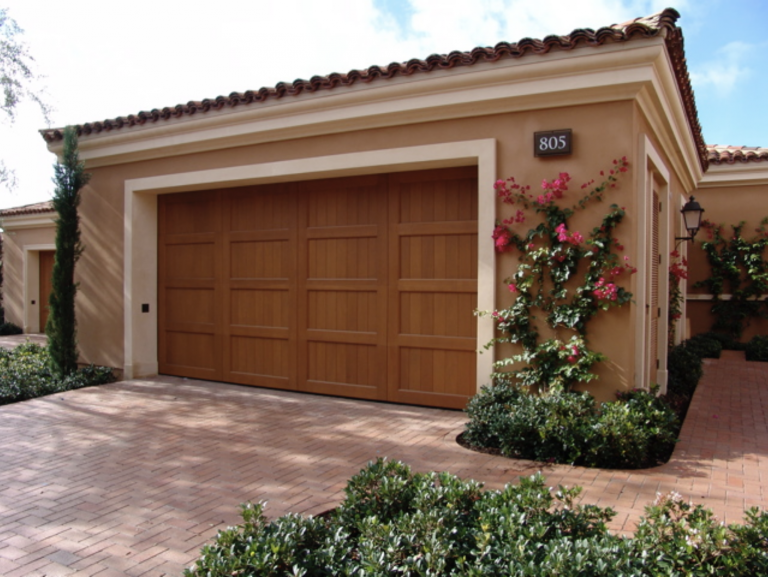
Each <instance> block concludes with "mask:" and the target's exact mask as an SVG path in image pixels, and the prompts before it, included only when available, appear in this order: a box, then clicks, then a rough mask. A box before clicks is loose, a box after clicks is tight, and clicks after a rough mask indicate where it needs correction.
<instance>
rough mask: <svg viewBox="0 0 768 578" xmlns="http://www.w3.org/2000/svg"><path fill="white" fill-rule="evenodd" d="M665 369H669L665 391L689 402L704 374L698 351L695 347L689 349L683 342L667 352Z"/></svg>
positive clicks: (686, 342)
mask: <svg viewBox="0 0 768 578" xmlns="http://www.w3.org/2000/svg"><path fill="white" fill-rule="evenodd" d="M667 368H668V369H669V376H668V379H667V391H668V392H669V393H671V394H673V395H682V396H684V397H686V398H688V399H689V400H690V398H691V397H693V392H694V391H695V390H696V386H697V385H698V383H699V380H700V379H701V376H702V375H703V373H704V369H703V363H702V361H701V356H700V355H699V350H698V349H697V348H696V347H689V346H688V341H683V342H682V343H681V344H680V345H676V346H675V347H673V348H672V349H670V350H669V355H668V357H667Z"/></svg>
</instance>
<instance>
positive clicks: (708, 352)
mask: <svg viewBox="0 0 768 578" xmlns="http://www.w3.org/2000/svg"><path fill="white" fill-rule="evenodd" d="M686 343H687V345H688V347H689V348H691V349H693V350H695V353H696V354H697V355H698V356H699V357H710V358H713V359H719V358H720V353H721V352H722V350H723V344H722V342H721V341H720V340H719V339H716V338H714V337H710V336H709V335H708V334H706V333H700V334H699V335H694V336H693V337H691V338H690V339H688V340H687V341H686Z"/></svg>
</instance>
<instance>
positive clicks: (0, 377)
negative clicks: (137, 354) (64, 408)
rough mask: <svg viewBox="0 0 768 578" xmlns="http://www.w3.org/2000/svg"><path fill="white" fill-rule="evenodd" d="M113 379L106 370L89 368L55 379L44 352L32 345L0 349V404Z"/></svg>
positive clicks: (108, 370)
mask: <svg viewBox="0 0 768 578" xmlns="http://www.w3.org/2000/svg"><path fill="white" fill-rule="evenodd" d="M114 380H115V377H114V375H113V374H112V370H111V369H110V368H108V367H96V366H93V365H91V366H88V367H84V368H82V369H79V370H77V371H76V372H75V373H73V374H71V375H69V376H67V377H66V378H64V379H59V378H57V377H55V375H54V373H53V371H52V370H51V361H50V356H49V354H48V351H47V350H46V349H45V348H44V347H41V346H40V345H36V344H34V343H27V344H24V345H20V346H18V347H17V348H16V349H13V350H8V349H0V405H4V404H7V403H13V402H15V401H22V400H25V399H32V398H35V397H41V396H43V395H50V394H52V393H58V392H61V391H67V390H70V389H77V388H80V387H87V386H89V385H99V384H103V383H110V382H112V381H114Z"/></svg>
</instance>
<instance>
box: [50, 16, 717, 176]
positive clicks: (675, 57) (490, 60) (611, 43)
mask: <svg viewBox="0 0 768 578" xmlns="http://www.w3.org/2000/svg"><path fill="white" fill-rule="evenodd" d="M679 17H680V14H679V13H678V12H677V11H676V10H674V9H671V8H668V9H666V10H663V11H662V12H659V13H657V14H654V15H652V16H649V17H645V18H637V19H634V20H632V21H630V22H626V23H623V24H615V25H612V26H608V27H603V28H600V29H598V30H597V31H594V30H591V29H577V30H574V31H573V32H571V33H570V34H569V35H566V36H557V35H551V36H547V37H546V38H544V39H543V40H534V39H530V38H525V39H523V40H521V41H519V42H517V43H513V44H510V43H508V42H501V43H499V44H497V45H496V46H495V47H493V48H475V49H473V50H471V51H470V52H451V53H450V54H448V55H432V56H429V57H428V58H427V59H425V60H410V61H408V62H406V63H393V64H390V65H389V66H386V67H383V68H382V67H379V66H372V67H370V68H367V69H364V70H352V71H350V72H348V73H347V74H336V73H334V74H331V75H329V76H323V77H320V76H315V77H312V79H310V80H308V81H307V80H296V81H294V82H293V83H280V84H278V85H276V86H275V87H274V88H262V89H260V90H258V91H247V92H245V93H231V94H230V95H229V96H228V97H223V96H220V97H217V98H216V99H212V100H210V99H206V100H203V101H199V102H197V101H191V102H189V103H187V104H186V105H181V104H180V105H177V106H175V107H170V108H169V107H166V108H163V109H161V110H158V109H153V110H152V111H149V112H146V111H145V112H140V113H138V114H137V115H129V116H127V117H117V118H114V119H107V120H105V121H103V122H95V123H85V124H83V125H76V127H75V128H76V130H77V133H78V136H80V137H81V138H82V139H83V141H81V152H82V158H83V159H84V160H86V161H87V160H89V159H88V156H87V149H88V147H87V146H86V143H87V142H88V141H89V140H91V138H93V137H98V136H102V135H109V134H110V133H115V132H116V131H120V132H123V129H127V128H131V129H142V128H149V127H158V126H167V127H171V126H179V124H178V121H179V120H181V119H183V120H185V121H189V120H193V119H194V120H198V119H212V118H216V119H221V118H226V120H225V121H224V123H227V122H231V118H227V117H230V115H229V114H226V113H227V112H233V111H234V109H238V111H245V110H249V109H250V110H254V109H253V108H252V106H251V105H254V104H259V105H261V106H258V107H256V110H264V109H269V108H272V107H271V106H264V105H270V104H275V103H277V102H278V101H280V104H281V106H280V107H279V108H281V109H283V107H284V106H285V105H289V104H297V103H306V102H308V100H309V101H317V100H320V101H324V100H326V99H324V98H321V97H323V96H325V95H327V93H328V91H330V90H333V91H334V97H335V98H334V102H333V103H329V104H330V106H339V103H340V101H339V100H338V96H340V95H341V94H354V93H360V92H361V90H359V89H361V88H367V87H368V86H367V85H370V84H375V85H376V89H377V90H376V91H374V92H375V93H376V97H378V95H379V93H380V90H381V88H382V87H389V86H392V85H393V84H394V85H401V84H403V82H402V81H404V80H405V81H407V80H419V81H420V80H427V79H432V78H434V77H437V78H440V77H444V76H445V75H446V73H450V75H449V76H450V77H451V78H456V77H461V76H463V75H461V74H456V73H457V72H460V71H464V70H467V69H468V68H471V69H473V70H475V69H476V68H481V69H485V68H487V67H491V66H492V67H494V68H495V67H498V66H499V65H503V64H508V63H515V64H526V63H532V62H533V61H532V59H531V58H526V57H529V56H531V55H537V56H540V57H542V58H545V59H548V60H549V59H551V58H552V57H553V56H556V55H566V54H575V53H579V54H580V55H581V53H583V52H586V51H584V50H577V51H574V49H577V48H587V47H602V49H601V51H600V53H603V52H605V50H606V49H608V48H613V47H621V46H631V45H632V44H634V43H628V41H634V40H649V39H659V40H661V41H662V42H664V43H665V44H666V46H667V50H668V52H669V54H670V62H671V65H672V67H673V70H674V72H675V78H676V81H677V87H678V90H679V92H680V95H681V98H682V104H683V107H684V109H685V112H686V116H687V120H688V125H689V127H688V130H689V132H690V134H691V135H692V137H693V140H694V142H695V144H696V150H697V151H698V154H699V162H700V164H701V167H702V170H706V167H707V156H706V147H705V145H704V142H703V138H702V135H701V127H700V125H699V122H698V117H697V112H696V107H695V102H694V99H693V91H692V89H691V84H690V79H689V76H688V71H687V65H686V62H685V57H684V51H683V39H682V32H681V31H680V29H679V28H678V27H677V26H676V22H677V19H678V18H679ZM590 53H591V54H595V52H594V51H590ZM540 62H541V61H540V60H539V61H537V64H539V63H540ZM502 68H507V67H504V66H502ZM440 73H443V74H440ZM473 77H474V75H473ZM383 80H387V81H389V84H387V85H382V84H381V81H383ZM405 84H409V85H410V86H409V87H410V88H412V87H413V85H412V84H411V83H408V82H406V83H405ZM341 88H346V89H347V90H348V92H345V93H340V92H338V90H339V89H341ZM356 89H357V90H356ZM365 92H367V91H365ZM288 97H291V98H293V100H292V101H286V100H285V99H286V98H288ZM342 100H343V99H342ZM288 108H291V107H290V106H289V107H288ZM281 112H282V111H281ZM285 112H287V111H285ZM216 113H218V114H216ZM237 117H238V119H239V120H242V119H243V116H240V115H237ZM389 120H391V119H389ZM174 121H176V122H174ZM411 122H413V121H411ZM182 124H186V122H185V123H182ZM193 124H197V123H193ZM190 128H191V127H190ZM186 130H188V128H187V127H184V128H182V131H181V132H186ZM193 130H194V129H193ZM198 130H199V128H198ZM131 132H133V131H131ZM174 132H175V131H174ZM41 133H42V135H43V138H44V139H45V140H46V141H47V142H48V143H49V148H50V149H51V150H53V151H54V152H57V148H58V147H57V146H56V145H57V144H59V143H60V142H61V139H62V137H63V129H58V128H57V129H47V130H43V131H41ZM123 134H125V133H123ZM288 138H295V137H293V136H291V137H288ZM110 140H111V139H110ZM103 144H106V142H103ZM175 154H181V153H175ZM96 156H104V155H103V154H102V155H93V156H92V157H91V159H92V160H95V158H96ZM117 156H120V155H119V154H118V155H117ZM134 160H138V159H134ZM112 162H121V161H119V160H117V159H114V160H113V161H112ZM122 162H126V161H122ZM89 164H90V166H97V165H94V164H92V163H89Z"/></svg>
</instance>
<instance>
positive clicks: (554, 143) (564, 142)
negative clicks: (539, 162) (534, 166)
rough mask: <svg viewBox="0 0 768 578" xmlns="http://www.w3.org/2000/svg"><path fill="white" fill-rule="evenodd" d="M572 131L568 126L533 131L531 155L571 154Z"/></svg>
mask: <svg viewBox="0 0 768 578" xmlns="http://www.w3.org/2000/svg"><path fill="white" fill-rule="evenodd" d="M572 136H573V135H572V131H571V129H569V128H564V129H561V130H548V131H544V132H535V133H533V156H535V157H549V156H554V155H569V154H571V142H572Z"/></svg>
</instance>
